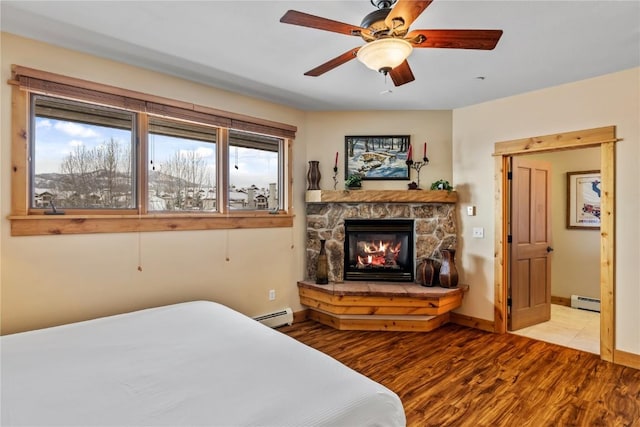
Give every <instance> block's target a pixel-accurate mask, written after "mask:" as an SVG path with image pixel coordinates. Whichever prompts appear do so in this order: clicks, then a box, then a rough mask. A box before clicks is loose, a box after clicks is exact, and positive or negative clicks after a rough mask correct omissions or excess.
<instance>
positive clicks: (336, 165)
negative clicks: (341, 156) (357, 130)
mask: <svg viewBox="0 0 640 427" xmlns="http://www.w3.org/2000/svg"><path fill="white" fill-rule="evenodd" d="M334 167H336V168H337V167H338V152H337V151H336V164H335V165H334Z"/></svg>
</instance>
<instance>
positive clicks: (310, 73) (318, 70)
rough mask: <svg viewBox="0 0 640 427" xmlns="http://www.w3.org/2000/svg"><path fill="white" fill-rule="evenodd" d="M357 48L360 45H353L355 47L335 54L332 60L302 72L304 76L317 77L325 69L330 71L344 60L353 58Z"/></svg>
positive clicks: (358, 48) (324, 71) (347, 60)
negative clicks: (340, 53)
mask: <svg viewBox="0 0 640 427" xmlns="http://www.w3.org/2000/svg"><path fill="white" fill-rule="evenodd" d="M359 50H360V46H358V47H355V48H353V49H351V50H349V51H347V52H345V53H343V54H342V55H340V56H337V57H335V58H333V59H332V60H330V61H327V62H325V63H324V64H322V65H318V66H317V67H316V68H314V69H313V70H309V71H307V72H306V73H304V75H305V76H312V77H318V76H320V75H322V74H324V73H326V72H327V71H331V70H333V69H334V68H336V67H337V66H339V65H342V64H344V63H345V62H349V61H351V60H352V59H353V58H355V57H356V53H358V51H359Z"/></svg>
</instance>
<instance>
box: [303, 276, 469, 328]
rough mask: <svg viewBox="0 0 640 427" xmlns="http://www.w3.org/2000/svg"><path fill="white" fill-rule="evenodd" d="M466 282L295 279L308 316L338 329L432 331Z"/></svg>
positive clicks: (445, 319)
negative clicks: (441, 284)
mask: <svg viewBox="0 0 640 427" xmlns="http://www.w3.org/2000/svg"><path fill="white" fill-rule="evenodd" d="M468 290H469V286H468V285H459V286H458V287H457V288H451V289H449V288H440V287H424V286H420V285H417V284H415V283H407V282H360V281H346V282H342V283H330V284H328V285H317V284H315V283H314V282H313V281H301V282H298V292H299V295H300V303H301V304H303V305H305V306H307V307H309V314H308V317H309V318H310V319H312V320H315V321H317V322H320V323H323V324H325V325H328V326H331V327H334V328H336V329H340V330H359V331H363V330H369V331H419V332H428V331H432V330H434V329H436V328H438V327H440V326H442V325H444V324H445V323H447V322H448V321H449V316H450V315H449V312H450V311H451V310H453V309H455V308H458V307H460V305H461V304H462V297H463V296H464V293H465V292H466V291H468Z"/></svg>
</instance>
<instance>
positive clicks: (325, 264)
mask: <svg viewBox="0 0 640 427" xmlns="http://www.w3.org/2000/svg"><path fill="white" fill-rule="evenodd" d="M325 243H326V240H320V253H319V254H318V262H317V264H316V284H317V285H326V284H327V283H329V260H328V259H327V250H326V249H325V248H324V245H325Z"/></svg>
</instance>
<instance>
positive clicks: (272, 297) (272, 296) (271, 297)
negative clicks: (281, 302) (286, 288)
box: [269, 289, 276, 301]
mask: <svg viewBox="0 0 640 427" xmlns="http://www.w3.org/2000/svg"><path fill="white" fill-rule="evenodd" d="M275 299H276V290H275V289H270V290H269V301H273V300H275Z"/></svg>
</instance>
